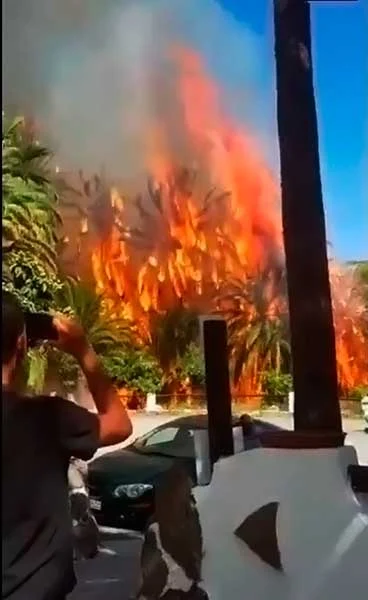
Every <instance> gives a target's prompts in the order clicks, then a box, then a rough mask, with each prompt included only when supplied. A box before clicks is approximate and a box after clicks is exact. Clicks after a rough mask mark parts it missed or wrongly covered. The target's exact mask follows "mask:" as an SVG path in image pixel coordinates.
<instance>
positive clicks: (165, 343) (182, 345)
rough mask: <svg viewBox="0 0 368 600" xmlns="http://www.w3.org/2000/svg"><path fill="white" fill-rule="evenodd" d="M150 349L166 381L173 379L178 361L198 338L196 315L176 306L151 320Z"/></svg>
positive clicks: (191, 311)
mask: <svg viewBox="0 0 368 600" xmlns="http://www.w3.org/2000/svg"><path fill="white" fill-rule="evenodd" d="M150 329H151V348H152V353H153V354H154V355H155V356H156V358H157V360H158V361H159V363H160V366H161V368H162V370H163V371H164V373H165V374H166V376H167V377H168V379H170V378H171V379H175V371H176V368H177V366H178V361H179V359H181V358H182V357H183V356H184V354H185V352H186V350H187V349H188V347H189V345H190V344H191V343H192V342H196V341H197V340H198V336H199V322H198V315H197V313H196V312H195V311H194V310H189V309H187V308H185V307H183V306H178V307H176V308H173V309H172V310H170V311H168V312H167V313H165V314H162V315H160V314H159V315H157V314H154V315H153V317H152V319H151V327H150Z"/></svg>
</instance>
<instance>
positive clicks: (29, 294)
mask: <svg viewBox="0 0 368 600" xmlns="http://www.w3.org/2000/svg"><path fill="white" fill-rule="evenodd" d="M7 266H8V270H9V274H10V277H9V279H8V280H7V281H5V282H4V283H3V289H6V290H8V291H10V292H12V293H13V294H14V295H15V296H16V297H17V298H18V299H19V301H20V303H21V305H22V306H23V308H24V309H25V310H26V311H30V312H49V311H50V310H53V309H56V308H58V307H57V303H56V301H55V296H56V295H57V294H58V292H59V291H60V290H61V287H62V283H61V281H60V279H59V278H58V276H57V275H56V274H54V273H50V272H49V271H48V270H47V269H46V268H45V266H44V264H43V263H42V261H41V260H40V259H39V258H38V257H37V256H32V255H30V254H29V253H27V252H25V251H23V250H19V251H17V252H12V253H11V254H10V255H9V258H8V265H7Z"/></svg>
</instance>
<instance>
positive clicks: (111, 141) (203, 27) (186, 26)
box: [3, 0, 272, 176]
mask: <svg viewBox="0 0 368 600" xmlns="http://www.w3.org/2000/svg"><path fill="white" fill-rule="evenodd" d="M3 23H4V34H3V57H4V58H3V90H4V92H3V94H4V100H3V101H4V106H5V108H7V109H8V111H10V112H21V113H25V114H31V115H32V116H33V117H34V118H35V120H36V122H37V123H38V124H39V126H40V128H41V130H43V131H44V133H45V134H46V135H47V136H48V138H47V139H48V141H50V142H51V143H52V146H53V147H54V148H55V150H56V153H57V155H58V160H59V161H60V163H61V166H62V167H63V168H76V167H78V168H79V167H81V168H84V169H86V170H96V169H97V170H98V169H99V168H100V167H101V166H102V165H106V167H107V168H108V171H109V173H110V174H114V175H117V174H119V175H122V176H125V175H126V174H128V173H129V174H130V175H132V174H136V175H139V173H140V172H142V171H143V170H144V168H145V165H144V164H143V159H142V156H143V154H144V153H142V143H143V141H144V140H145V136H144V131H145V130H146V129H147V127H149V125H150V124H152V121H153V118H154V117H155V116H157V114H160V115H165V116H166V118H167V120H168V122H169V123H170V127H172V133H173V138H175V136H176V137H177V136H180V132H179V133H178V132H177V131H175V127H176V124H177V123H178V122H179V121H180V120H179V119H178V118H177V117H178V112H177V111H178V104H177V98H176V97H175V72H174V69H173V67H172V51H173V48H175V47H176V46H178V45H183V46H189V47H190V48H191V49H193V50H194V51H196V52H199V53H200V55H201V56H202V57H203V60H204V64H205V66H206V68H207V69H208V71H209V73H210V74H211V75H214V76H215V77H216V78H217V79H218V80H219V82H220V84H221V85H222V86H223V88H224V89H225V90H226V98H227V100H226V101H227V109H228V110H229V111H230V112H232V113H234V115H235V116H236V117H237V118H239V119H241V120H242V121H243V122H245V121H248V122H251V123H253V124H254V123H256V124H257V129H258V130H259V131H258V133H261V135H262V134H263V135H265V136H267V135H269V131H267V127H268V126H269V120H267V119H266V126H265V128H266V131H263V132H262V126H261V122H262V120H263V121H265V117H264V115H265V114H266V112H267V111H265V104H266V102H265V103H264V104H263V103H262V98H260V96H259V94H258V93H257V90H258V89H259V84H260V77H261V75H260V74H261V73H262V72H264V70H265V69H264V65H263V61H264V58H265V57H264V55H265V49H264V48H263V46H262V43H261V41H260V40H259V39H258V38H257V37H256V36H255V34H253V33H251V32H250V31H248V30H247V29H246V28H245V27H244V26H241V25H240V24H239V23H237V22H236V21H235V19H234V18H233V17H232V16H231V15H230V14H228V13H226V12H225V11H224V10H223V9H222V8H221V7H220V5H219V4H218V3H217V2H216V1H215V0H175V1H173V0H103V1H101V0H4V2H3ZM268 60H271V57H269V58H268ZM270 100H271V98H268V99H267V100H266V101H268V103H269V104H272V102H270ZM261 115H263V116H262V118H261ZM263 129H264V128H263Z"/></svg>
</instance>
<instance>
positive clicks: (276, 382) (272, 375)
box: [262, 369, 293, 404]
mask: <svg viewBox="0 0 368 600" xmlns="http://www.w3.org/2000/svg"><path fill="white" fill-rule="evenodd" d="M262 389H263V392H264V402H265V404H275V403H279V402H280V401H283V400H286V399H287V397H288V394H289V392H291V391H292V389H293V378H292V376H291V375H290V374H289V373H280V372H277V371H275V370H274V369H272V370H270V371H266V372H265V373H263V377H262Z"/></svg>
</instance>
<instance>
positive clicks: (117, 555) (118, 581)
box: [68, 539, 141, 600]
mask: <svg viewBox="0 0 368 600" xmlns="http://www.w3.org/2000/svg"><path fill="white" fill-rule="evenodd" d="M106 547H107V550H108V551H109V552H110V554H101V555H100V556H98V557H97V558H95V559H93V560H86V561H82V562H78V563H77V565H76V570H77V579H78V585H77V587H76V588H75V590H74V592H73V593H72V594H71V595H70V596H69V597H68V600H129V599H130V598H134V595H135V593H136V591H137V589H138V585H139V555H140V548H141V542H140V541H138V540H126V539H113V540H110V541H107V542H106Z"/></svg>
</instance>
